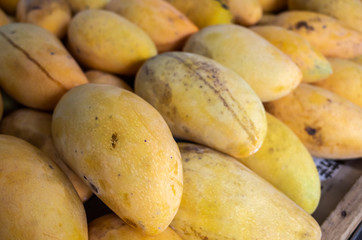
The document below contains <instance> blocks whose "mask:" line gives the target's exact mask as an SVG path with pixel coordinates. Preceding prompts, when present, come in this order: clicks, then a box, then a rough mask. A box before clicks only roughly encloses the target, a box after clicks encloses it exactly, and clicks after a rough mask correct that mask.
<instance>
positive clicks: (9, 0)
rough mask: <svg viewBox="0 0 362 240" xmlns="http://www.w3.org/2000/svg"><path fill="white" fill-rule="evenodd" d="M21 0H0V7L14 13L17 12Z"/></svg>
mask: <svg viewBox="0 0 362 240" xmlns="http://www.w3.org/2000/svg"><path fill="white" fill-rule="evenodd" d="M18 2H19V0H0V8H2V9H3V10H4V11H5V12H6V13H7V14H10V15H14V14H15V13H16V6H17V4H18Z"/></svg>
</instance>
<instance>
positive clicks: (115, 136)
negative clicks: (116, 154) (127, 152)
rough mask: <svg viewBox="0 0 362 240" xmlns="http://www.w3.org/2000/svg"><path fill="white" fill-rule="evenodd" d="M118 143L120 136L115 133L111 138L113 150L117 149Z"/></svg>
mask: <svg viewBox="0 0 362 240" xmlns="http://www.w3.org/2000/svg"><path fill="white" fill-rule="evenodd" d="M117 142H118V135H117V133H113V134H112V137H111V144H112V148H115V147H116V144H117Z"/></svg>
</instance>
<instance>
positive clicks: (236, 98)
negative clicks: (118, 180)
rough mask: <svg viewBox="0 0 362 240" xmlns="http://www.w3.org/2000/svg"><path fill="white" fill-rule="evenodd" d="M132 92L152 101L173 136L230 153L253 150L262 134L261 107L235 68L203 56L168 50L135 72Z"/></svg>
mask: <svg viewBox="0 0 362 240" xmlns="http://www.w3.org/2000/svg"><path fill="white" fill-rule="evenodd" d="M135 93H136V94H138V95H139V96H141V97H142V98H144V99H145V100H146V101H148V102H149V103H151V104H152V105H153V106H154V107H155V108H156V109H157V110H158V111H159V112H160V113H161V114H162V116H163V118H164V119H165V120H166V122H167V123H168V126H169V127H170V129H171V131H172V133H173V135H174V136H175V137H177V138H181V139H186V140H190V141H193V142H197V143H200V144H204V145H206V146H210V147H212V148H215V149H218V150H219V151H222V152H225V153H227V154H230V155H232V156H235V157H246V156H249V155H250V154H252V153H254V152H256V151H257V150H258V149H259V147H260V146H261V144H262V142H263V139H264V137H265V134H266V124H267V123H266V118H265V110H264V108H263V105H262V103H261V101H260V99H259V98H258V97H257V96H256V94H255V93H254V91H253V90H252V89H251V88H250V86H249V85H248V84H247V83H246V82H245V81H244V80H243V79H242V78H241V77H240V76H239V75H237V74H236V73H234V72H233V71H231V70H230V69H228V68H225V67H223V66H221V65H220V64H218V63H217V62H215V61H213V60H211V59H208V58H205V57H203V56H200V55H197V54H192V53H184V52H169V53H163V54H160V55H158V56H157V57H155V58H152V59H150V60H148V61H147V62H146V63H145V64H144V65H143V66H142V67H141V69H140V70H139V71H138V73H137V75H136V79H135Z"/></svg>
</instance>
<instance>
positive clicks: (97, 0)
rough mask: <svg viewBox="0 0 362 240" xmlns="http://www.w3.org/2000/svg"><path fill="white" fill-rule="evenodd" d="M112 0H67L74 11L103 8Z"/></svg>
mask: <svg viewBox="0 0 362 240" xmlns="http://www.w3.org/2000/svg"><path fill="white" fill-rule="evenodd" d="M109 1H110V0H67V2H68V3H69V6H70V7H71V9H72V12H73V13H78V12H80V11H83V10H87V9H102V8H104V7H105V6H106V4H107V3H108V2H109Z"/></svg>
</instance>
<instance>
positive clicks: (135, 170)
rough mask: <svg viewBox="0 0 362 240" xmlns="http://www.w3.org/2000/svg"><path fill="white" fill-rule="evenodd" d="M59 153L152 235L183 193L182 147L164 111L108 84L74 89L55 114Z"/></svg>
mask: <svg viewBox="0 0 362 240" xmlns="http://www.w3.org/2000/svg"><path fill="white" fill-rule="evenodd" d="M52 134H53V139H54V142H55V145H56V147H57V149H58V151H59V153H60V154H61V155H62V156H63V159H64V160H65V161H66V162H67V164H68V165H69V166H70V167H71V168H72V169H73V170H74V171H75V172H76V173H77V174H78V176H80V177H81V178H82V179H83V180H84V181H85V182H86V183H87V184H88V185H89V186H90V187H91V188H92V190H93V193H95V194H96V195H97V196H98V197H99V198H100V199H101V200H102V201H103V202H104V203H105V204H106V205H107V206H108V207H109V208H110V209H112V210H113V212H114V213H116V214H117V215H118V216H119V217H121V218H122V219H123V220H124V221H125V222H126V223H127V224H129V225H130V226H132V227H134V228H137V229H138V230H140V231H142V232H143V233H144V234H147V235H156V234H159V233H161V232H163V231H164V230H165V229H166V228H167V226H168V225H169V224H170V222H171V220H172V219H173V217H174V216H175V214H176V212H177V209H178V207H179V204H180V201H181V196H182V186H183V178H182V163H181V157H180V152H179V149H178V147H177V144H176V142H175V140H174V139H173V137H172V135H171V132H170V130H169V128H168V126H167V124H166V122H165V121H164V120H163V118H162V117H161V115H160V114H159V113H158V112H157V111H156V110H155V109H154V108H153V107H152V106H151V105H149V104H148V103H147V102H146V101H144V100H143V99H142V98H140V97H139V96H137V95H136V94H134V93H132V92H130V91H127V90H124V89H121V88H117V87H114V86H109V85H103V84H91V83H90V84H85V85H82V86H79V87H76V88H73V89H72V90H70V91H69V92H68V93H66V95H64V97H63V98H62V99H61V100H60V101H59V103H58V105H57V107H56V108H55V110H54V113H53V122H52Z"/></svg>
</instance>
